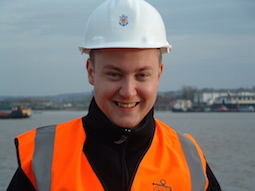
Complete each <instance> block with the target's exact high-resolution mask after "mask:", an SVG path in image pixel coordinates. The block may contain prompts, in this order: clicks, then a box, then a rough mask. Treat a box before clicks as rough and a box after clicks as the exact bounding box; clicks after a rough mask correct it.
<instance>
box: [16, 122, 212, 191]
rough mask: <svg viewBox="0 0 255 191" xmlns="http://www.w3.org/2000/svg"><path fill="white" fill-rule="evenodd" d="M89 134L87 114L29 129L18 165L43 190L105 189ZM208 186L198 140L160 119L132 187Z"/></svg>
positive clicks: (176, 189) (187, 189) (137, 190)
mask: <svg viewBox="0 0 255 191" xmlns="http://www.w3.org/2000/svg"><path fill="white" fill-rule="evenodd" d="M188 137H189V138H188ZM85 140H86V134H85V131H84V128H83V123H82V118H78V119H75V120H72V121H70V122H66V123H62V124H59V125H56V126H47V127H42V128H38V129H35V130H32V131H29V132H27V133H24V134H22V135H20V136H18V137H17V139H16V146H17V150H18V156H19V165H20V167H21V168H22V170H23V171H24V173H25V174H26V176H27V177H28V178H29V179H30V181H31V183H32V184H33V185H34V187H35V188H36V190H38V191H62V190H75V191H87V190H88V191H89V190H96V191H103V190H104V188H103V186H102V184H101V182H100V180H99V178H98V177H97V175H96V173H95V172H94V171H93V169H92V167H91V165H90V163H89V162H88V159H87V157H86V156H85V154H84V152H83V145H84V142H85ZM109 170H110V169H109ZM116 184H118V182H116ZM207 187H208V180H207V177H206V160H205V159H204V156H203V153H202V151H201V149H200V148H199V146H198V145H197V143H196V142H195V140H194V139H193V138H192V137H190V136H189V135H186V136H184V135H181V134H178V133H177V132H176V131H174V130H173V129H171V128H170V127H169V126H167V125H165V124H164V123H162V122H160V121H158V120H156V131H155V135H154V138H153V141H152V143H151V146H150V148H149V149H148V151H147V153H146V154H145V156H144V157H143V159H142V161H141V162H140V164H139V167H138V169H137V172H136V175H135V178H134V180H133V182H132V187H131V191H142V190H146V191H153V190H154V191H156V190H168V191H200V190H201V191H202V190H206V188H207Z"/></svg>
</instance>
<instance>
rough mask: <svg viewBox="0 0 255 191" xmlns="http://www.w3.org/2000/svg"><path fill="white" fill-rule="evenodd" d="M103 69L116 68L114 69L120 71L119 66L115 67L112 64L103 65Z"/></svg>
mask: <svg viewBox="0 0 255 191" xmlns="http://www.w3.org/2000/svg"><path fill="white" fill-rule="evenodd" d="M103 69H104V70H116V71H119V72H121V71H122V69H121V68H119V67H117V66H113V65H106V66H104V68H103Z"/></svg>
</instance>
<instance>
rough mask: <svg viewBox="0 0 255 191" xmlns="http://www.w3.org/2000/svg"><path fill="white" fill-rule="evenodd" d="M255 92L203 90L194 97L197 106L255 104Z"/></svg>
mask: <svg viewBox="0 0 255 191" xmlns="http://www.w3.org/2000/svg"><path fill="white" fill-rule="evenodd" d="M254 98H255V91H251V90H201V91H199V92H197V93H196V94H195V96H194V100H193V102H194V103H195V104H204V105H208V106H210V105H214V104H223V103H224V104H227V103H228V104H241V105H242V104H246V105H249V104H254V102H255V99H254Z"/></svg>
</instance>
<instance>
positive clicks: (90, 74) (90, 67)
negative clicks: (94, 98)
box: [86, 58, 95, 85]
mask: <svg viewBox="0 0 255 191" xmlns="http://www.w3.org/2000/svg"><path fill="white" fill-rule="evenodd" d="M86 69H87V73H88V80H89V83H90V84H91V85H94V74H95V72H94V70H95V68H94V65H93V63H92V62H91V60H90V58H88V59H87V62H86Z"/></svg>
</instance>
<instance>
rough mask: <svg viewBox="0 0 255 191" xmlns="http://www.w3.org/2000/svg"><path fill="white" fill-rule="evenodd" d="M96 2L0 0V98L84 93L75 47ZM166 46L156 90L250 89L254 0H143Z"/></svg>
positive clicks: (254, 62)
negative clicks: (154, 13) (159, 21)
mask: <svg viewBox="0 0 255 191" xmlns="http://www.w3.org/2000/svg"><path fill="white" fill-rule="evenodd" d="M102 2H104V0H93V1H91V0H74V1H70V0H33V1H31V0H22V1H19V0H0V96H44V95H58V94H63V93H78V92H90V91H92V90H93V87H92V86H91V85H90V84H89V83H88V82H87V73H86V69H85V63H86V59H87V56H86V55H81V53H80V52H79V50H78V47H79V46H80V45H81V44H82V43H83V39H84V31H85V24H86V22H87V20H88V17H89V15H90V13H91V12H92V11H93V10H94V9H95V8H96V7H97V6H99V5H100V4H101V3H102ZM147 2H149V3H150V4H152V5H153V6H154V7H155V8H156V9H157V10H158V11H159V12H160V14H161V16H162V18H163V20H164V22H165V25H166V31H167V39H168V41H169V43H170V44H171V45H172V46H173V49H172V51H171V52H170V54H164V55H163V62H164V64H165V69H164V73H163V76H162V79H161V85H160V87H159V91H174V90H179V89H181V88H182V87H183V86H192V87H196V88H198V89H202V88H214V89H223V88H227V89H235V88H241V87H242V88H252V87H254V86H255V11H254V10H255V1H254V0H224V1H222V0H207V1H205V0H192V1H191V0H147Z"/></svg>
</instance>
